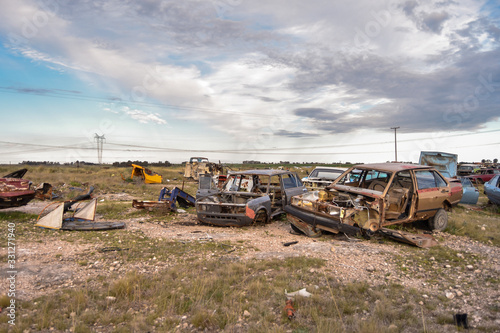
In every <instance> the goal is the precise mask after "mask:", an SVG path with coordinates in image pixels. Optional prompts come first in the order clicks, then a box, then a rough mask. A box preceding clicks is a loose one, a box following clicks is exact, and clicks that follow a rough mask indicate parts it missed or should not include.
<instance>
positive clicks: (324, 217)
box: [285, 163, 462, 236]
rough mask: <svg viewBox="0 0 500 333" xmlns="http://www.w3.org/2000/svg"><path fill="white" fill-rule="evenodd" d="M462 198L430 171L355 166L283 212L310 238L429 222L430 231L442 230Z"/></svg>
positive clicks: (412, 167)
mask: <svg viewBox="0 0 500 333" xmlns="http://www.w3.org/2000/svg"><path fill="white" fill-rule="evenodd" d="M461 197H462V188H461V185H460V183H450V182H449V181H448V180H447V179H446V178H445V177H443V176H442V175H441V174H440V173H439V172H438V171H437V170H435V169H434V168H433V167H429V166H422V165H416V164H399V163H380V164H362V165H356V166H354V167H352V168H350V169H348V170H347V171H346V172H344V173H343V174H342V175H341V176H340V177H339V178H337V179H336V180H335V181H334V182H333V183H332V184H331V185H330V186H328V187H327V188H326V189H325V190H323V191H314V192H309V193H306V194H303V195H299V196H295V197H293V198H292V201H291V205H290V206H287V207H286V208H285V211H286V212H287V217H288V220H289V221H290V223H291V224H292V225H293V226H294V227H296V228H297V229H299V230H300V231H302V232H304V233H306V234H308V235H310V236H313V235H317V234H318V233H320V231H321V230H326V231H330V232H334V233H336V232H339V231H343V232H351V233H352V232H356V231H365V232H368V233H370V232H375V231H377V230H379V229H381V228H382V227H384V226H388V225H393V224H401V223H408V222H413V221H418V220H428V221H429V226H430V228H431V229H432V230H443V229H444V228H446V225H447V221H448V216H447V213H446V211H447V210H450V209H451V207H452V206H453V205H454V204H456V203H458V202H459V201H460V199H461Z"/></svg>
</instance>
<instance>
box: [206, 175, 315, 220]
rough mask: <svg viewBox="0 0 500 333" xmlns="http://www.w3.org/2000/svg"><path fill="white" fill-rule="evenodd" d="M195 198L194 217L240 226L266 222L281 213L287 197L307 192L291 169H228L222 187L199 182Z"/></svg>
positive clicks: (288, 198) (286, 202) (211, 183)
mask: <svg viewBox="0 0 500 333" xmlns="http://www.w3.org/2000/svg"><path fill="white" fill-rule="evenodd" d="M202 184H206V185H205V186H206V187H205V188H200V189H199V190H198V194H197V198H196V199H197V200H196V213H197V215H198V219H199V220H200V221H201V222H203V223H207V224H212V225H218V226H234V227H242V226H247V225H251V224H255V223H268V222H270V220H271V219H272V218H273V217H275V216H277V215H279V214H282V213H284V210H283V209H284V207H285V206H286V205H287V204H289V203H290V199H291V198H292V197H293V196H295V195H298V194H301V193H304V192H306V191H307V189H306V188H305V186H304V185H303V184H302V182H301V180H300V178H299V177H298V176H297V174H296V173H295V172H291V171H287V170H269V169H267V170H248V171H238V172H230V173H229V175H228V178H227V180H226V182H225V183H224V184H223V186H222V189H218V188H217V187H216V186H215V185H214V184H213V182H205V181H203V182H200V186H202Z"/></svg>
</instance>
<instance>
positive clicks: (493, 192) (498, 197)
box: [484, 175, 500, 205]
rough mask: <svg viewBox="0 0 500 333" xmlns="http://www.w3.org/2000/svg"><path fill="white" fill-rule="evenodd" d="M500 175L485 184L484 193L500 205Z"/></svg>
mask: <svg viewBox="0 0 500 333" xmlns="http://www.w3.org/2000/svg"><path fill="white" fill-rule="evenodd" d="M499 186H500V175H496V176H495V177H493V178H492V179H491V180H490V181H488V182H486V183H485V184H484V194H486V196H488V199H489V200H490V201H491V202H492V203H494V204H495V205H500V187H499Z"/></svg>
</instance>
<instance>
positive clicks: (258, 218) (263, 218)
mask: <svg viewBox="0 0 500 333" xmlns="http://www.w3.org/2000/svg"><path fill="white" fill-rule="evenodd" d="M253 223H254V224H266V223H267V213H266V211H265V210H263V209H261V210H259V211H258V212H257V214H255V219H254V220H253Z"/></svg>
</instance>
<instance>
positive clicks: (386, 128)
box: [0, 0, 500, 163]
mask: <svg viewBox="0 0 500 333" xmlns="http://www.w3.org/2000/svg"><path fill="white" fill-rule="evenodd" d="M499 46H500V3H499V2H498V0H483V1H479V0H452V1H446V0H444V1H422V0H408V1H394V0H387V1H382V0H380V1H373V0H358V1H321V0H309V1H298V0H286V1H285V0H271V1H269V0H266V1H262V0H252V1H250V0H204V1H201V0H199V1H194V0H184V1H174V0H172V1H170V0H142V1H140V0H82V1H70V0H36V1H35V0H18V1H11V0H0V112H1V119H2V120H1V123H2V125H3V126H2V130H1V132H0V163H9V162H12V163H17V162H20V161H24V160H37V161H43V160H53V161H60V162H71V161H75V160H85V161H89V162H97V151H96V140H95V136H96V135H99V136H102V135H104V137H105V142H104V145H103V147H104V151H103V161H104V162H113V161H116V160H125V161H126V160H129V159H130V160H136V159H139V160H149V161H165V160H168V161H171V162H181V161H185V160H187V159H188V158H189V157H190V156H207V157H209V158H210V159H213V160H221V161H223V162H239V161H242V160H261V161H275V162H278V161H284V160H287V161H298V162H308V161H318V162H337V161H342V162H345V161H350V162H385V161H388V160H394V158H395V156H394V130H393V129H391V128H394V127H398V129H397V139H398V160H404V161H414V162H416V161H417V160H418V156H419V153H420V151H421V150H437V151H445V152H451V153H456V154H458V155H459V159H460V160H461V161H478V160H481V159H494V158H500V152H499V149H498V148H499V145H500V119H499V116H500V48H499Z"/></svg>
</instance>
